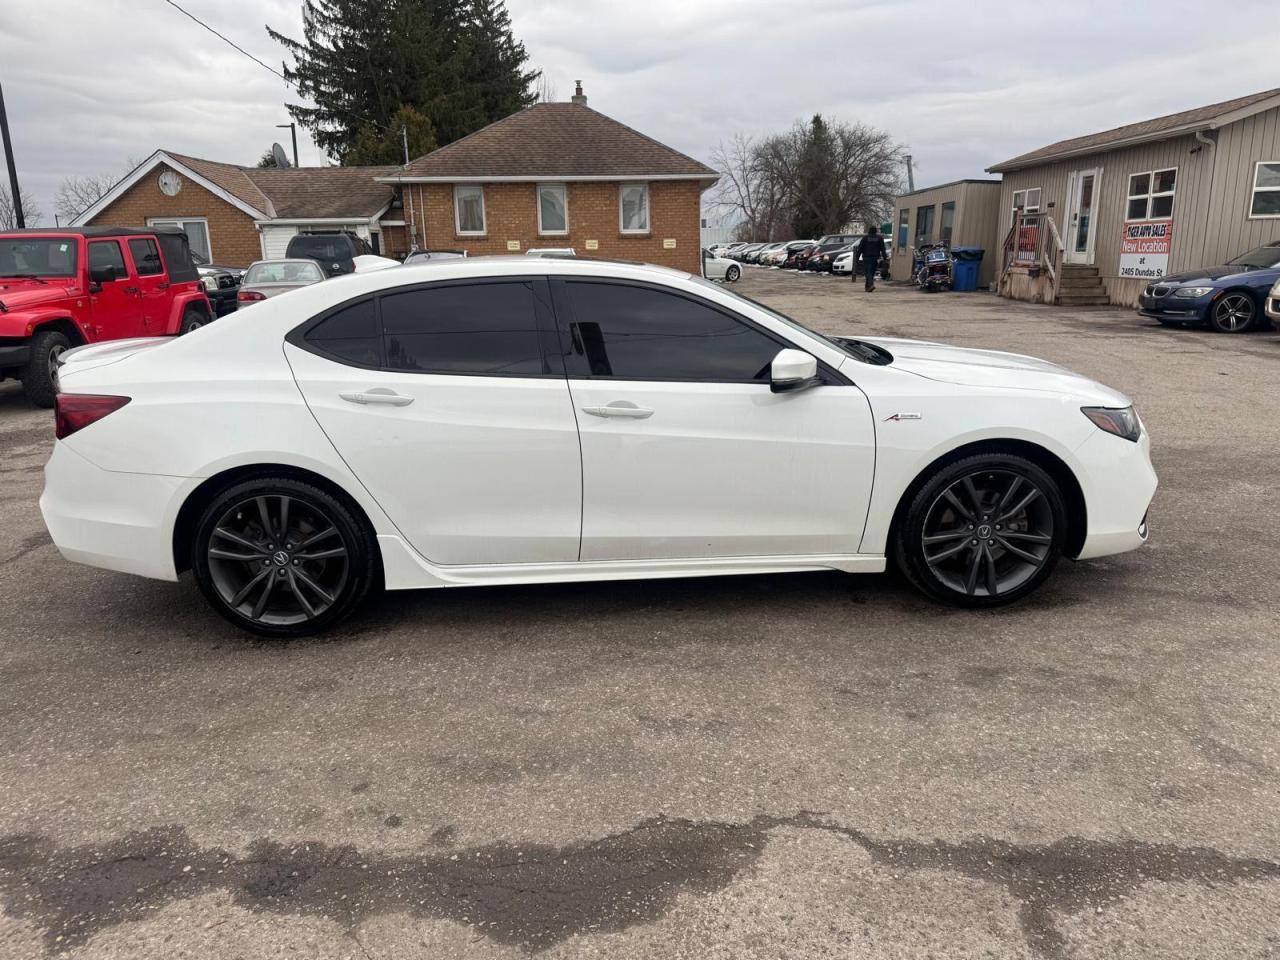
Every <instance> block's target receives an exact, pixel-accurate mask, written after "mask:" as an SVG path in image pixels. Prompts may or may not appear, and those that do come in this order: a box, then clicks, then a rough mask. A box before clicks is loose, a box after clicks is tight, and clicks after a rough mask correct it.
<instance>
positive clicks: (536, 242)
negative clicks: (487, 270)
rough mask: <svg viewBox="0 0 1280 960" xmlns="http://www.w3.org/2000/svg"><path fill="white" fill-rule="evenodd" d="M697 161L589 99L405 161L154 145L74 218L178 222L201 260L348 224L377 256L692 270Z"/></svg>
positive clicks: (274, 249) (704, 172)
mask: <svg viewBox="0 0 1280 960" xmlns="http://www.w3.org/2000/svg"><path fill="white" fill-rule="evenodd" d="M717 178H718V174H717V173H716V171H714V170H712V169H711V168H710V167H708V166H706V165H705V164H702V163H699V162H698V161H696V160H694V159H692V158H690V157H687V156H685V155H684V154H682V153H679V152H677V151H676V150H673V149H672V148H670V147H668V146H665V145H663V144H661V143H659V142H658V141H656V140H653V139H651V138H650V137H646V136H645V135H644V134H642V133H638V132H637V131H635V130H633V129H631V128H630V127H628V126H626V125H624V124H621V123H619V122H618V121H616V120H612V119H610V118H609V117H606V116H605V115H604V114H602V113H598V112H597V111H595V110H592V109H591V108H590V107H588V106H587V98H586V97H585V96H583V95H582V88H581V86H579V87H578V92H577V93H576V94H575V95H574V97H573V98H572V100H571V101H570V102H569V103H539V104H536V105H534V106H531V107H528V108H526V109H524V110H521V111H520V112H518V113H515V114H512V115H511V116H509V117H507V118H505V119H503V120H499V121H497V122H496V123H491V124H490V125H489V126H487V127H484V128H482V129H480V130H477V131H476V132H475V133H472V134H471V135H470V136H467V137H464V138H462V139H461V140H458V141H455V142H454V143H451V144H449V145H448V146H446V147H441V148H440V149H439V150H436V151H434V152H432V153H429V154H427V155H426V156H424V157H419V158H418V159H417V160H415V161H413V162H412V163H410V164H409V165H408V166H404V167H400V166H390V167H293V168H288V169H275V168H270V169H260V168H258V167H241V166H237V165H235V164H230V163H219V162H216V161H213V160H204V159H201V158H199V157H191V156H185V155H183V154H179V153H173V152H170V151H165V150H157V151H156V152H155V153H153V154H152V155H151V156H150V157H148V158H147V159H146V160H145V161H143V162H142V163H141V164H139V165H138V167H137V168H135V169H134V170H133V171H131V172H130V173H129V174H128V175H127V176H126V177H125V178H124V179H123V180H121V181H120V182H119V183H118V184H116V185H115V186H114V187H112V188H111V190H110V191H108V192H107V193H106V194H105V195H104V196H103V197H102V198H101V199H99V200H98V202H97V203H95V204H94V205H93V206H91V207H90V208H89V209H87V210H85V211H84V212H83V213H82V214H80V216H79V217H77V218H76V219H75V221H74V222H73V225H74V226H132V225H142V224H146V225H154V226H161V225H164V226H177V227H180V228H181V229H184V230H186V232H187V235H188V237H189V238H190V240H191V246H192V249H194V250H196V251H197V252H199V253H201V254H203V255H205V256H206V257H207V258H208V259H209V260H210V261H212V262H216V263H223V264H227V265H230V266H244V265H246V264H248V263H250V262H252V261H254V260H258V259H265V258H273V257H282V256H284V253H285V249H286V248H287V247H288V244H289V238H290V237H292V236H294V235H295V234H297V233H300V232H302V233H315V232H319V231H325V230H335V229H347V230H353V231H355V232H356V233H358V234H359V235H361V236H363V237H364V238H365V239H367V240H369V242H370V243H371V244H372V245H373V247H374V250H375V251H376V252H380V253H383V254H385V255H387V256H399V255H402V254H404V253H406V252H408V251H409V250H410V249H452V248H458V247H462V248H464V249H466V250H467V251H468V252H469V253H471V254H472V255H481V254H490V253H511V252H523V251H525V250H528V249H529V248H530V247H573V248H575V249H576V250H577V252H578V253H579V254H580V255H585V256H601V257H616V258H620V259H626V260H641V261H646V262H649V263H658V264H664V265H666V266H671V267H676V268H679V269H681V270H688V271H689V272H691V273H697V272H699V271H700V270H701V259H700V251H701V240H700V235H699V234H700V229H701V213H700V210H701V198H702V192H703V191H704V190H706V189H707V188H708V187H710V186H711V185H712V184H714V183H715V182H716V180H717Z"/></svg>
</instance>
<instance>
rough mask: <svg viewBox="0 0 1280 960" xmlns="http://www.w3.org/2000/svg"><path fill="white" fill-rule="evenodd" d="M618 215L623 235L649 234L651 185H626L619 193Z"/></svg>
mask: <svg viewBox="0 0 1280 960" xmlns="http://www.w3.org/2000/svg"><path fill="white" fill-rule="evenodd" d="M618 215H619V219H620V225H621V228H622V232H623V233H648V232H649V185H648V184H647V183H624V184H623V185H622V188H621V189H620V190H619V191H618Z"/></svg>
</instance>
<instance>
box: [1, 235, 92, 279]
mask: <svg viewBox="0 0 1280 960" xmlns="http://www.w3.org/2000/svg"><path fill="white" fill-rule="evenodd" d="M78 251H79V242H78V241H77V240H75V239H74V238H71V237H0V277H74V276H75V275H76V271H77V264H78V263H79V259H78V257H77V253H78Z"/></svg>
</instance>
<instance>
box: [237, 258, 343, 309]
mask: <svg viewBox="0 0 1280 960" xmlns="http://www.w3.org/2000/svg"><path fill="white" fill-rule="evenodd" d="M323 279H325V275H324V269H323V268H322V267H321V266H320V264H318V263H316V262H315V261H314V260H309V259H304V258H299V259H296V260H259V261H257V262H256V263H251V264H250V265H249V269H248V270H246V271H245V274H244V283H242V284H241V285H240V302H241V303H242V304H248V303H257V302H259V301H260V300H268V299H270V298H271V297H278V296H279V295H280V294H282V293H288V292H289V291H290V290H297V289H298V288H299V287H306V286H310V285H311V284H313V283H319V282H320V281H321V280H323Z"/></svg>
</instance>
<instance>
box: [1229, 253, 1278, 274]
mask: <svg viewBox="0 0 1280 960" xmlns="http://www.w3.org/2000/svg"><path fill="white" fill-rule="evenodd" d="M1227 263H1228V264H1230V265H1231V266H1241V267H1261V268H1262V269H1264V270H1265V269H1267V268H1268V267H1280V247H1258V249H1257V250H1250V251H1249V252H1248V253H1242V254H1241V255H1240V256H1238V257H1236V258H1235V259H1234V260H1228V261H1227Z"/></svg>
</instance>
